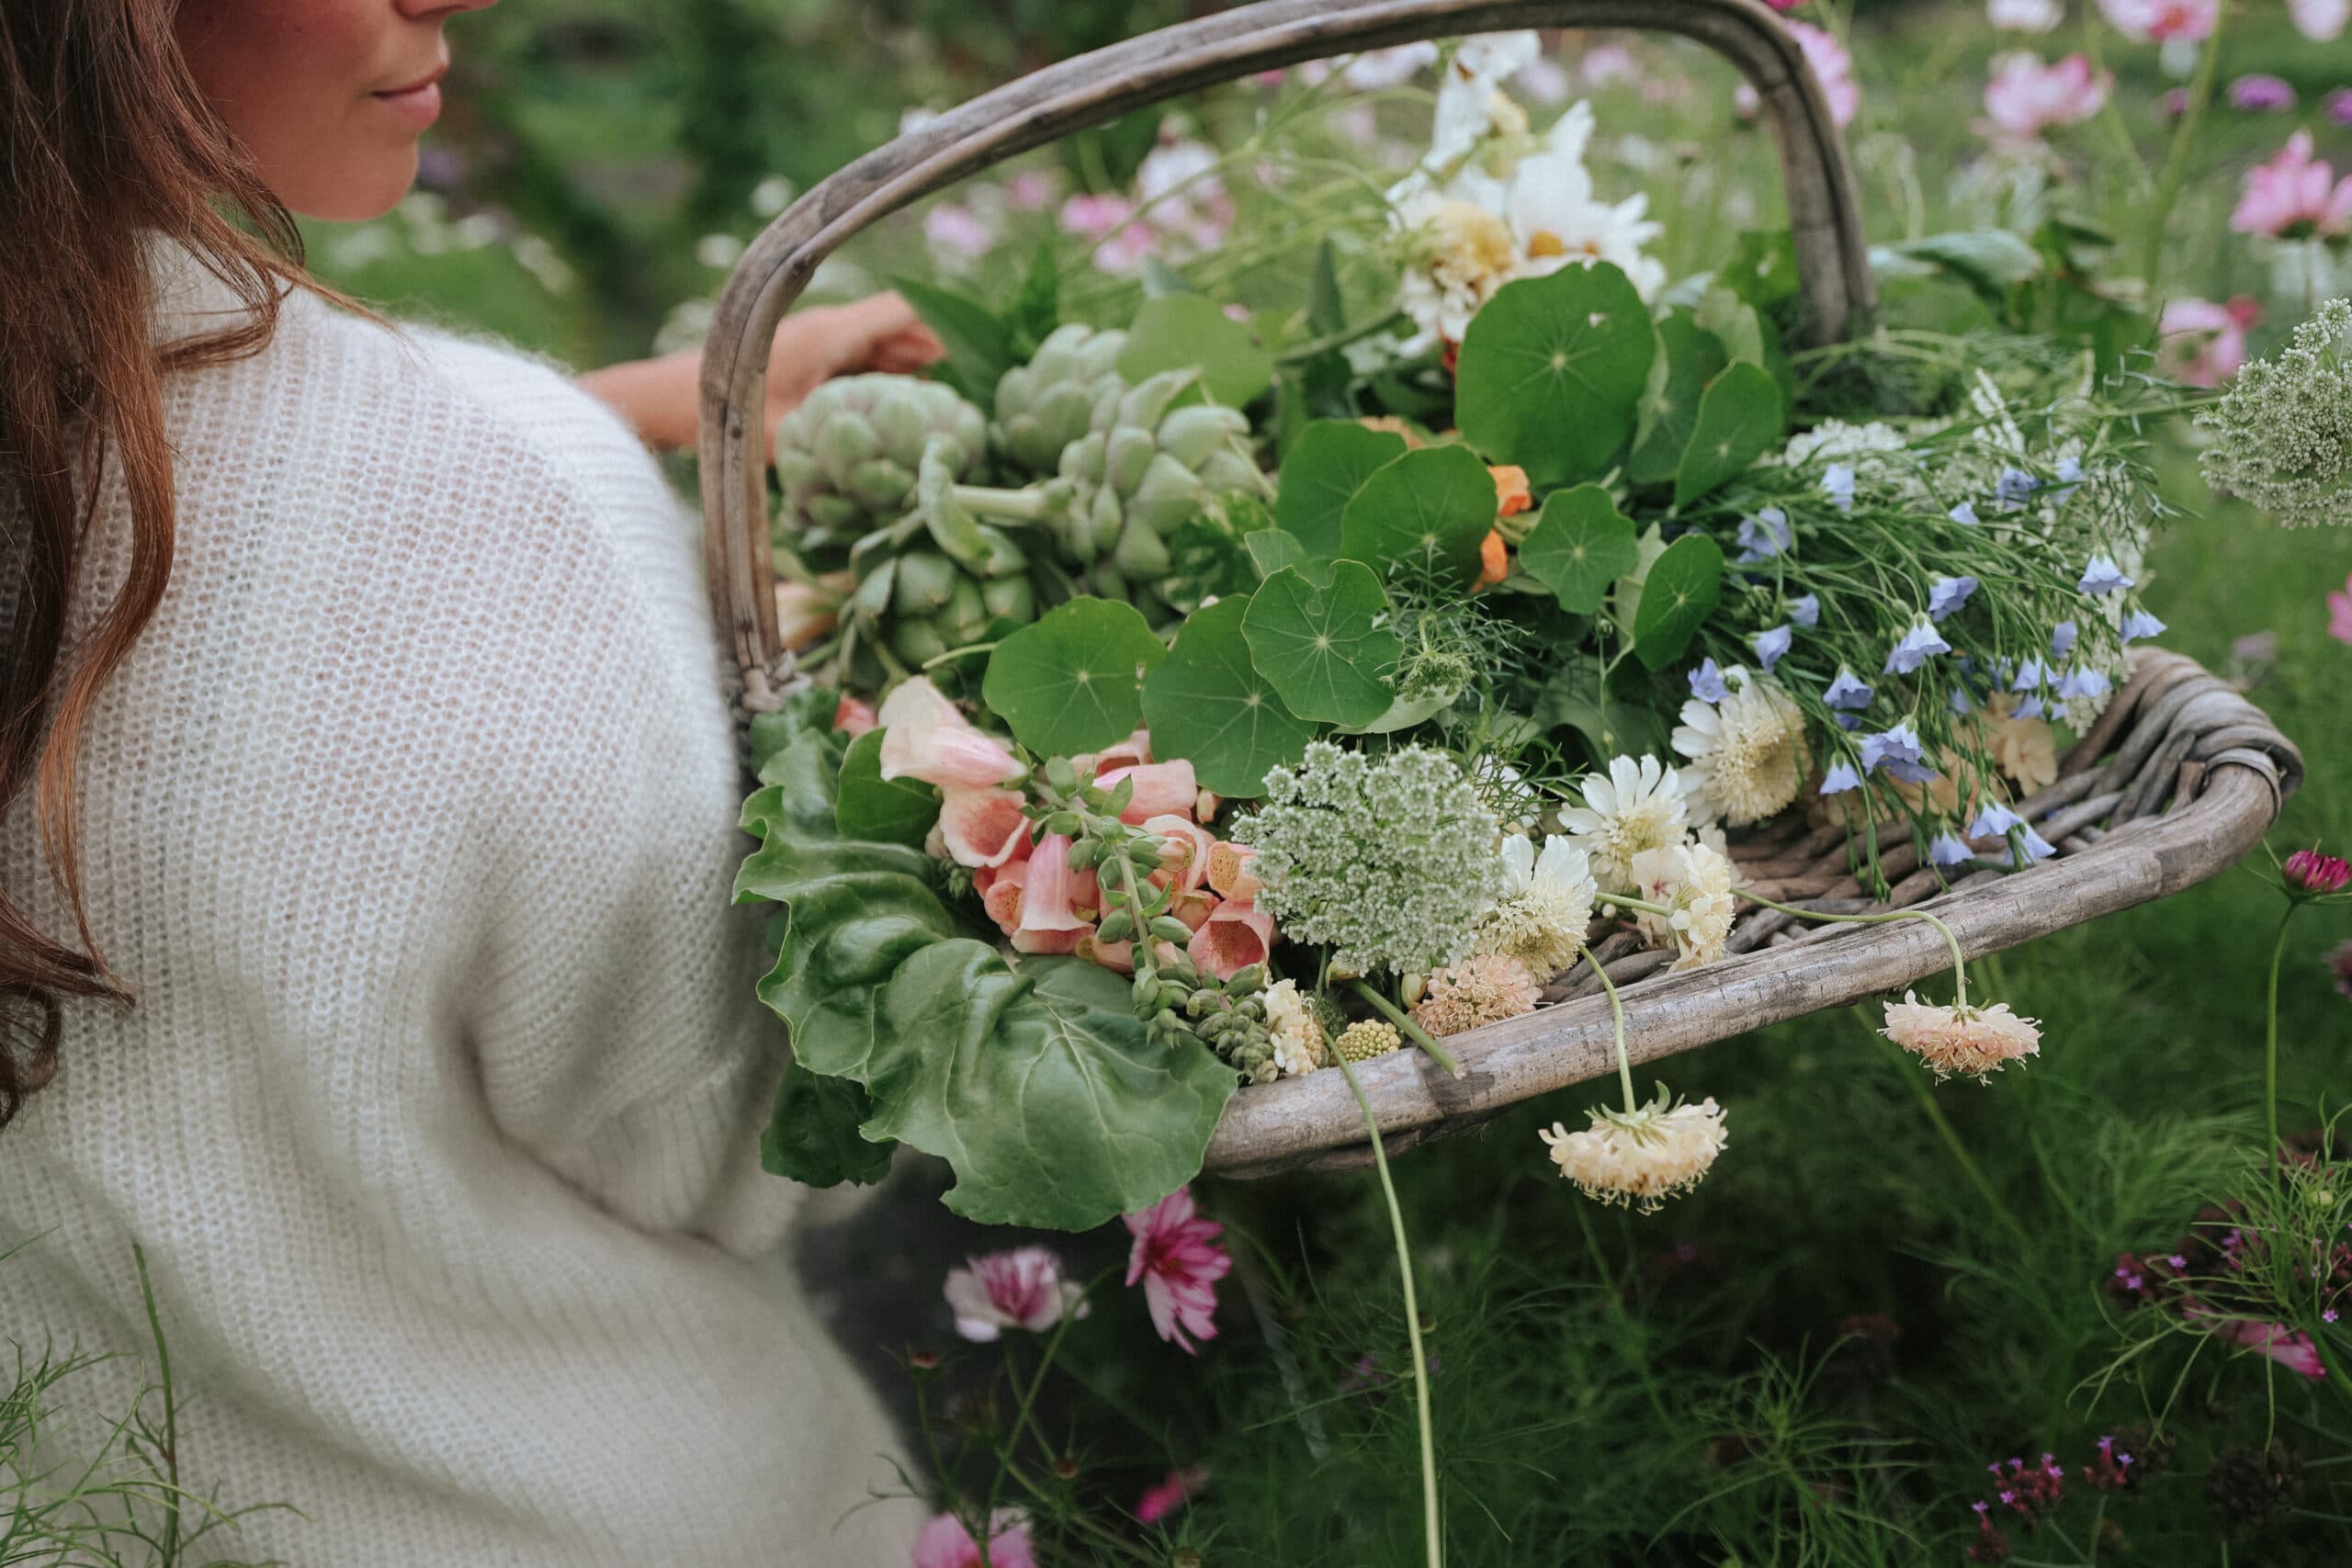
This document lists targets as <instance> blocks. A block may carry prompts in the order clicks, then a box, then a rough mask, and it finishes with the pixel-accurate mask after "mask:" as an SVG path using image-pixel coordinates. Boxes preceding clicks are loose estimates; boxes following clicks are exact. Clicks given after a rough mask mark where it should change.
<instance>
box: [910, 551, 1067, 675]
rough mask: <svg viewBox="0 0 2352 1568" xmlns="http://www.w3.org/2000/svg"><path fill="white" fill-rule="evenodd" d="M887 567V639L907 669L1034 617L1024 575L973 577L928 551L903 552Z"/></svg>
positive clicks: (1032, 593)
mask: <svg viewBox="0 0 2352 1568" xmlns="http://www.w3.org/2000/svg"><path fill="white" fill-rule="evenodd" d="M890 567H891V570H888V573H887V575H888V587H889V605H890V613H889V623H888V634H887V635H888V637H889V640H890V648H891V649H892V651H894V652H896V653H897V654H898V656H899V658H900V659H902V660H905V661H906V663H907V665H908V666H909V667H910V668H911V669H920V668H921V667H922V665H923V664H925V663H926V662H928V661H929V660H933V659H936V658H938V657H939V656H940V655H941V654H943V653H945V652H946V651H947V650H948V649H956V648H966V647H968V646H970V645H971V644H973V643H976V642H978V641H980V640H982V639H983V638H984V637H988V636H989V635H990V632H991V629H992V628H994V629H995V630H997V631H998V633H999V634H1000V635H1001V631H1002V629H1003V627H1004V624H1005V623H1008V622H1009V623H1012V625H1015V626H1026V625H1027V624H1028V623H1029V622H1031V621H1034V620H1035V619H1036V618H1037V599H1036V593H1035V590H1033V589H1032V588H1031V587H1030V585H1029V579H1028V578H1027V576H1026V575H1023V574H1021V573H1015V574H1013V575H1012V576H1007V577H995V578H982V577H978V576H975V575H974V574H973V573H971V572H970V571H967V570H965V569H964V568H963V567H962V566H959V565H958V564H956V561H955V560H953V559H951V558H949V557H947V556H945V555H944V554H942V553H941V552H939V551H937V550H933V549H914V550H909V551H908V552H907V553H906V554H904V555H902V556H899V558H897V559H896V560H895V561H893V562H891V563H890ZM877 575H882V574H877Z"/></svg>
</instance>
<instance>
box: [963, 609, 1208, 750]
mask: <svg viewBox="0 0 2352 1568" xmlns="http://www.w3.org/2000/svg"><path fill="white" fill-rule="evenodd" d="M1167 657H1168V650H1167V649H1165V648H1162V647H1161V646H1160V645H1159V638H1158V637H1154V636H1152V635H1151V628H1150V627H1149V626H1147V625H1145V624H1144V618H1143V616H1142V615H1141V614H1140V613H1138V612H1137V611H1136V607H1135V606H1134V605H1132V604H1123V603H1120V602H1117V601H1114V600H1110V599H1072V600H1071V601H1069V603H1068V604H1062V605H1059V606H1057V608H1055V609H1052V610H1049V611H1047V612H1046V614H1045V615H1040V616H1038V617H1037V619H1036V620H1035V621H1033V622H1031V623H1030V624H1029V625H1028V626H1023V627H1022V628H1021V629H1020V630H1019V631H1017V632H1014V633H1013V634H1012V636H1011V637H1006V638H1005V639H1004V640H1003V641H1002V642H1001V643H999V644H997V647H996V651H995V652H994V653H992V654H990V655H989V671H988V674H987V676H986V677H985V678H984V679H983V680H982V681H981V682H980V694H981V696H982V697H983V698H985V699H986V700H987V702H988V705H989V707H991V708H993V709H994V710H995V711H996V713H997V714H998V716H1000V717H1001V718H1002V719H1003V720H1004V722H1005V723H1006V724H1008V725H1010V726H1012V733H1013V736H1014V738H1015V739H1018V740H1019V741H1020V742H1021V743H1022V744H1023V746H1026V747H1028V748H1029V749H1030V750H1033V751H1035V752H1037V753H1039V754H1040V755H1042V756H1047V757H1067V756H1070V755H1073V754H1074V753H1077V752H1080V751H1099V750H1102V749H1103V747H1105V746H1108V745H1110V744H1111V743H1112V742H1113V741H1115V740H1124V739H1126V738H1127V737H1128V736H1130V735H1133V734H1134V733H1135V732H1136V725H1137V723H1138V722H1139V721H1140V720H1141V719H1142V717H1143V676H1144V671H1147V670H1148V669H1149V668H1151V666H1153V665H1155V664H1157V663H1159V661H1160V660H1163V659H1165V658H1167Z"/></svg>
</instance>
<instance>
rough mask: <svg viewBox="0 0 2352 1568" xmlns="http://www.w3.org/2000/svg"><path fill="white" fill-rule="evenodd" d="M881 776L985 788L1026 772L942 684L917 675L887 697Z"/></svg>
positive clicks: (952, 786) (942, 785)
mask: <svg viewBox="0 0 2352 1568" xmlns="http://www.w3.org/2000/svg"><path fill="white" fill-rule="evenodd" d="M876 717H877V718H879V719H880V721H881V723H882V727H883V728H882V776H883V777H884V778H886V779H921V780H922V782H923V783H925V784H937V785H938V786H939V787H940V788H942V789H985V788H987V787H988V786H989V785H990V784H1012V783H1013V782H1014V781H1016V780H1018V779H1020V778H1022V777H1023V776H1025V775H1026V774H1027V773H1028V771H1029V770H1028V769H1026V768H1024V767H1023V766H1022V765H1021V763H1020V761H1019V760H1018V759H1016V758H1015V757H1014V756H1013V755H1012V752H1011V751H1010V750H1007V749H1006V747H1005V745H1004V742H1002V741H1001V740H998V739H995V738H994V737H992V736H988V735H983V734H981V733H980V732H979V731H978V729H975V728H972V721H971V720H969V719H967V718H966V717H965V716H964V715H963V714H962V712H961V711H959V710H958V709H957V708H956V705H955V704H954V703H951V702H949V701H948V700H947V699H946V698H945V697H944V696H943V695H941V694H940V691H939V688H938V687H936V686H934V685H933V684H932V683H931V682H930V681H929V680H927V679H926V678H924V677H922V676H921V675H918V676H916V677H915V678H914V679H913V680H911V681H907V682H901V683H900V685H899V688H898V689H897V690H896V691H894V692H892V693H891V694H889V695H888V696H887V697H885V698H883V699H882V707H881V710H880V712H879V713H878V714H877V715H876Z"/></svg>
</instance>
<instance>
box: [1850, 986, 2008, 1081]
mask: <svg viewBox="0 0 2352 1568" xmlns="http://www.w3.org/2000/svg"><path fill="white" fill-rule="evenodd" d="M1879 1032H1880V1033H1881V1034H1883V1035H1885V1036H1886V1037H1887V1038H1888V1039H1889V1040H1892V1041H1894V1043H1896V1044H1897V1045H1900V1046H1902V1047H1903V1048H1904V1049H1905V1051H1908V1052H1911V1053H1912V1054H1913V1055H1917V1057H1919V1058H1920V1059H1921V1060H1922V1061H1924V1062H1926V1063H1927V1064H1928V1066H1930V1067H1932V1068H1934V1069H1935V1074H1936V1077H1937V1078H1938V1079H1939V1080H1941V1079H1944V1078H1948V1077H1951V1076H1952V1075H1953V1074H1954V1073H1964V1074H1967V1075H1969V1076H1970V1077H1974V1078H1975V1079H1976V1080H1977V1081H1978V1082H1980V1083H1982V1082H1983V1081H1985V1075H1986V1074H1987V1073H1992V1072H1997V1071H1998V1070H1999V1069H2001V1068H2002V1067H2005V1066H2007V1065H2008V1064H2009V1063H2011V1062H2016V1061H2022V1060H2023V1059H2024V1058H2026V1057H2028V1056H2032V1055H2040V1054H2041V1021H2040V1020H2039V1019H2031V1018H2019V1017H2018V1016H2017V1014H2015V1013H2013V1012H2011V1011H2010V1010H2009V1004H2008V1003H2007V1002H1996V1003H1994V1004H1993V1005H1992V1006H1991V1007H1988V1008H1978V1007H1966V1008H1963V1007H1960V1006H1957V1005H1953V1006H1948V1007H1937V1006H1934V1005H1932V1004H1930V1003H1928V1002H1923V1001H1920V1000H1919V999H1918V998H1917V997H1916V996H1914V995H1913V994H1912V993H1911V992H1909V991H1905V992H1904V993H1903V999H1902V1000H1901V1001H1899V1002H1889V1003H1887V1004H1886V1027H1885V1028H1884V1029H1882V1030H1880V1031H1879Z"/></svg>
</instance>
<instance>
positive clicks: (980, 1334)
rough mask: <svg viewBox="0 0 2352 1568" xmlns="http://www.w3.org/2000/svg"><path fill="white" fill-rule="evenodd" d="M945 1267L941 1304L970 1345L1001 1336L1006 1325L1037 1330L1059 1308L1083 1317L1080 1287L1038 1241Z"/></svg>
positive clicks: (1055, 1319)
mask: <svg viewBox="0 0 2352 1568" xmlns="http://www.w3.org/2000/svg"><path fill="white" fill-rule="evenodd" d="M966 1262H967V1267H966V1268H962V1269H949V1270H948V1271H947V1285H946V1291H945V1294H946V1296H947V1305H948V1306H949V1308H950V1309H951V1310H953V1311H954V1312H955V1314H956V1333H958V1334H960V1335H962V1336H963V1337H965V1338H967V1339H969V1340H970V1341H972V1342H973V1343H974V1344H976V1345H987V1344H989V1343H992V1342H993V1341H995V1340H996V1339H998V1338H1000V1337H1002V1336H1003V1334H1004V1331H1005V1330H1006V1329H1008V1328H1018V1329H1022V1330H1023V1331H1025V1332H1027V1333H1030V1334H1041V1333H1043V1332H1045V1331H1046V1329H1048V1328H1051V1327H1052V1326H1053V1325H1056V1324H1057V1323H1059V1322H1060V1321H1061V1320H1062V1314H1064V1313H1069V1314H1070V1315H1071V1316H1073V1317H1084V1316H1085V1315H1086V1313H1087V1307H1086V1303H1085V1302H1084V1300H1083V1299H1082V1298H1083V1297H1084V1295H1085V1294H1086V1287H1085V1286H1083V1285H1080V1283H1078V1282H1077V1281H1076V1280H1069V1279H1065V1278H1064V1277H1063V1275H1062V1260H1061V1259H1060V1258H1057V1257H1056V1256H1055V1254H1054V1252H1053V1249H1052V1248H1050V1247H1014V1248H1013V1249H1012V1251H1010V1252H991V1253H988V1254H986V1255H984V1256H982V1257H979V1258H968V1259H967V1260H966Z"/></svg>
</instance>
